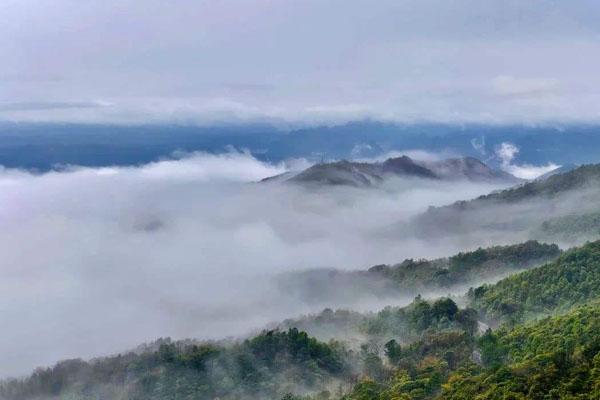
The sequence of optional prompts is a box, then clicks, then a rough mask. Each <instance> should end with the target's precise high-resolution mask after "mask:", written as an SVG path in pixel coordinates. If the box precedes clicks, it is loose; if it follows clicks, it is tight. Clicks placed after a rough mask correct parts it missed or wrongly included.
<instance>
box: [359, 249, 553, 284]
mask: <svg viewBox="0 0 600 400" xmlns="http://www.w3.org/2000/svg"><path fill="white" fill-rule="evenodd" d="M559 255H560V249H559V248H558V246H556V245H554V244H545V243H539V242H537V241H535V240H530V241H527V242H525V243H520V244H515V245H510V246H494V247H489V248H486V249H482V248H479V249H477V250H475V251H471V252H464V253H458V254H457V255H455V256H452V257H449V258H441V259H437V260H431V261H428V260H417V261H415V260H412V259H408V260H405V261H403V262H402V263H400V264H397V265H394V266H386V265H377V266H375V267H372V268H370V269H369V272H370V273H371V274H374V275H379V276H384V277H386V278H388V279H390V280H392V281H394V282H395V283H396V284H397V285H398V286H399V287H401V288H403V290H406V289H412V290H413V291H421V290H433V289H436V288H449V287H451V286H457V285H460V286H465V285H469V284H475V283H476V282H481V280H486V279H487V280H491V279H494V278H498V277H502V276H505V275H506V274H508V273H511V272H515V271H519V270H523V269H527V268H531V267H533V266H535V265H540V264H542V263H544V262H546V261H549V260H552V259H554V258H556V257H558V256H559Z"/></svg>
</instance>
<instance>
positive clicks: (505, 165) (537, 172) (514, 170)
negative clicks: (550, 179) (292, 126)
mask: <svg viewBox="0 0 600 400" xmlns="http://www.w3.org/2000/svg"><path fill="white" fill-rule="evenodd" d="M518 153H519V148H518V147H517V146H516V145H514V144H513V143H509V142H503V143H501V144H500V146H498V148H497V149H496V156H497V157H498V158H499V159H500V162H501V168H502V170H504V171H506V172H508V173H510V174H513V175H514V176H516V177H517V178H522V179H535V178H537V177H539V176H541V175H543V174H545V173H547V172H550V171H553V170H555V169H557V168H560V165H557V164H554V163H548V164H546V165H538V166H536V165H530V164H518V165H517V164H514V163H513V161H514V160H515V157H516V156H517V154H518Z"/></svg>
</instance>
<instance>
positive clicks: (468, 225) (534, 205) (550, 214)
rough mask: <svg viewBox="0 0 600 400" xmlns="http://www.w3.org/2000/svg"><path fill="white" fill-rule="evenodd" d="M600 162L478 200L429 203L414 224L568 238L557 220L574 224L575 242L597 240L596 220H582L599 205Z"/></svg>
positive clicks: (424, 229) (480, 233) (445, 230)
mask: <svg viewBox="0 0 600 400" xmlns="http://www.w3.org/2000/svg"><path fill="white" fill-rule="evenodd" d="M598 204H600V164H593V165H583V166H580V167H578V168H576V169H574V170H571V171H568V172H565V173H559V174H556V175H552V176H550V177H548V178H547V179H543V180H535V181H531V182H527V183H524V184H521V185H518V186H514V187H511V188H508V189H505V190H500V191H496V192H492V193H490V194H487V195H483V196H480V197H478V198H476V199H473V200H468V201H458V202H456V203H453V204H451V205H448V206H443V207H430V208H429V209H428V210H427V211H426V212H424V213H422V214H420V215H418V216H417V217H415V218H414V219H413V221H412V222H411V224H410V226H411V229H412V230H413V231H414V232H415V233H416V234H417V236H420V237H427V238H430V239H431V238H433V237H438V238H439V237H443V236H448V235H453V234H457V233H460V234H464V235H471V236H472V237H479V238H482V237H489V238H491V239H490V240H492V239H497V238H498V237H499V235H503V236H504V237H507V235H508V236H512V240H517V241H523V240H528V239H539V240H545V241H548V240H550V241H554V240H563V239H564V236H565V235H559V234H560V233H561V232H557V231H556V229H555V227H556V226H557V225H564V226H566V225H569V226H570V227H572V229H573V231H572V232H566V233H569V234H570V236H571V237H572V238H571V239H572V240H573V242H572V243H571V242H569V244H581V243H583V242H584V241H585V240H593V239H595V238H596V234H597V232H598V229H600V227H598V226H597V225H594V226H591V227H590V226H589V224H585V223H581V221H582V219H585V218H586V216H593V215H596V213H598V212H599V211H600V206H599V205H598Z"/></svg>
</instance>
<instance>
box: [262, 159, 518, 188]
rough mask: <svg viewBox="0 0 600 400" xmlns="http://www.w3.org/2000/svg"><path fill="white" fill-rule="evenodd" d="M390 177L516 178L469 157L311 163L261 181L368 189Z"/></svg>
mask: <svg viewBox="0 0 600 400" xmlns="http://www.w3.org/2000/svg"><path fill="white" fill-rule="evenodd" d="M394 177H409V178H424V179H437V180H444V181H454V180H468V181H472V182H502V183H518V182H521V180H519V179H518V178H516V177H514V176H512V175H510V174H508V173H506V172H502V171H497V170H494V169H492V168H490V167H488V166H487V165H486V164H484V163H483V162H481V161H479V160H478V159H476V158H473V157H464V158H451V159H447V160H442V161H417V160H413V159H412V158H410V157H408V156H401V157H394V158H388V159H387V160H385V161H383V162H373V163H367V162H354V161H347V160H342V161H337V162H331V163H321V164H315V165H313V166H311V167H309V168H307V169H305V170H304V171H301V172H299V173H297V174H294V175H290V174H287V175H285V174H282V175H277V176H275V177H269V178H266V179H263V182H270V181H284V182H289V183H296V184H308V185H326V186H327V185H342V186H354V187H370V186H375V185H378V184H380V183H382V182H384V181H385V180H386V179H389V178H394Z"/></svg>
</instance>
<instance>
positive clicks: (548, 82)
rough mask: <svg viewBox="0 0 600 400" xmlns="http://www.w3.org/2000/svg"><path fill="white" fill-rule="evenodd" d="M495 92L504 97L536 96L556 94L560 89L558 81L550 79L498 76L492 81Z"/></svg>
mask: <svg viewBox="0 0 600 400" xmlns="http://www.w3.org/2000/svg"><path fill="white" fill-rule="evenodd" d="M492 84H493V87H494V91H495V92H496V93H498V94H500V95H504V96H534V95H546V94H553V93H556V92H557V91H558V89H559V87H560V86H559V82H558V80H557V79H549V78H515V77H513V76H506V75H502V76H497V77H496V78H494V80H493V81H492Z"/></svg>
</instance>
